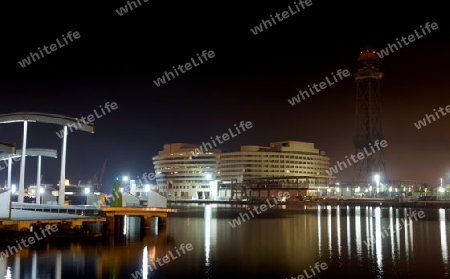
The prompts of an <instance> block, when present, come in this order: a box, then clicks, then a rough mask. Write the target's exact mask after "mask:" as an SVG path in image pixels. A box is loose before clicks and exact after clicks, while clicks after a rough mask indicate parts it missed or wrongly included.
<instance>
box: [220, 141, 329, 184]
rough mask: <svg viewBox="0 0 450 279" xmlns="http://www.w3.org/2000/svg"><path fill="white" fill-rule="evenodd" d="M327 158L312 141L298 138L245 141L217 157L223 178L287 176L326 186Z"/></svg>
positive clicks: (246, 179) (305, 182)
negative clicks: (265, 143)
mask: <svg viewBox="0 0 450 279" xmlns="http://www.w3.org/2000/svg"><path fill="white" fill-rule="evenodd" d="M329 167H330V158H329V157H327V156H325V151H320V150H319V149H316V148H314V143H310V142H299V141H280V142H271V143H270V146H258V145H244V146H241V150H240V151H237V152H228V153H223V154H222V155H221V157H220V179H221V180H222V182H224V183H225V184H226V183H231V181H235V182H237V183H242V182H243V181H248V180H250V179H258V178H266V177H283V176H286V177H290V178H292V179H290V180H291V181H290V182H292V183H299V184H301V185H302V186H303V187H317V186H328V184H329V176H328V174H327V173H326V172H325V171H326V170H329Z"/></svg>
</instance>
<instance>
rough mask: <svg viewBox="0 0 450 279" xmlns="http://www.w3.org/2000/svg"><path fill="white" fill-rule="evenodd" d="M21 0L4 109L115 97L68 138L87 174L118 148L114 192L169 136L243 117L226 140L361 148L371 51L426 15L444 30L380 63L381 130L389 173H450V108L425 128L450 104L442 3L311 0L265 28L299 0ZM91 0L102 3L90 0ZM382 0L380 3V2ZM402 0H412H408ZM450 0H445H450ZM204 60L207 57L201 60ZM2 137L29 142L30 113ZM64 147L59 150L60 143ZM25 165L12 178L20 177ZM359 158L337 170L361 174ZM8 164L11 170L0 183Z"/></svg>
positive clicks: (0, 88) (7, 58)
mask: <svg viewBox="0 0 450 279" xmlns="http://www.w3.org/2000/svg"><path fill="white" fill-rule="evenodd" d="M63 2H64V3H61V2H60V3H57V4H54V3H53V4H50V3H49V4H47V3H41V2H39V3H37V2H36V3H32V4H24V3H21V2H17V4H15V5H16V6H15V7H11V9H9V10H8V11H6V10H5V13H6V15H5V18H2V19H1V20H2V41H3V43H2V46H1V47H2V50H3V51H2V62H1V75H0V92H1V93H2V98H3V99H2V102H1V103H2V105H1V107H0V111H1V113H11V112H21V111H34V112H45V113H55V114H63V115H67V116H71V117H77V118H80V117H82V116H84V117H87V116H88V115H89V114H92V113H93V111H94V110H95V109H97V111H98V112H100V111H99V106H104V105H105V103H106V102H116V103H117V105H118V108H117V110H114V111H111V112H110V113H107V114H106V115H104V116H103V117H101V118H97V119H96V120H95V121H94V124H95V126H96V132H95V134H88V133H84V132H80V131H75V132H73V133H70V134H69V137H68V153H67V169H66V175H67V177H68V178H69V179H70V180H71V183H78V181H79V180H81V182H82V183H85V182H86V181H87V180H88V179H89V178H91V177H92V176H93V175H94V173H95V172H96V170H97V169H98V168H100V167H101V165H102V164H103V161H104V160H105V159H107V165H106V172H105V175H104V178H103V184H104V186H103V187H104V190H105V191H109V190H110V189H111V185H112V182H113V180H114V178H115V177H116V176H118V175H122V174H125V173H129V174H130V176H131V177H136V176H141V175H142V173H144V172H153V165H152V161H151V158H152V157H153V156H155V155H157V154H158V151H159V150H161V149H162V148H163V144H165V143H176V142H187V143H198V144H200V143H201V142H203V141H209V140H210V137H211V136H215V135H221V134H223V133H225V132H226V131H227V130H228V129H229V128H232V127H234V124H238V123H239V122H241V121H243V120H244V121H251V122H252V123H253V128H252V129H250V130H248V131H246V132H245V133H242V134H241V135H239V136H237V137H235V138H232V139H230V140H229V141H227V142H225V143H224V144H222V145H221V146H220V148H222V150H223V151H230V150H237V149H238V148H239V146H240V145H244V144H250V145H253V144H258V145H266V146H267V145H269V143H270V142H271V141H281V140H297V141H307V142H314V143H315V146H316V148H319V149H320V150H324V151H326V153H327V155H328V156H330V157H331V162H332V164H333V165H334V164H335V163H336V161H337V160H339V161H343V160H344V157H345V156H349V155H351V154H354V153H355V150H354V147H353V143H352V141H353V136H354V134H355V96H356V94H355V90H356V89H355V81H354V79H353V76H352V75H353V73H354V70H355V62H356V59H357V58H358V56H359V53H360V51H362V50H365V49H366V48H368V47H370V48H371V49H374V50H379V49H381V48H385V47H387V44H388V43H395V42H396V40H395V39H396V38H400V37H402V36H408V35H410V34H413V33H414V30H415V29H416V30H418V31H420V27H419V26H420V25H422V26H423V25H424V24H425V23H427V22H430V23H432V22H436V23H437V24H438V26H439V27H438V29H437V30H434V31H431V32H430V33H429V34H427V35H426V36H423V37H422V38H420V39H417V40H416V41H414V42H412V43H410V44H409V45H408V46H404V47H403V48H401V49H399V50H398V51H394V52H393V53H392V54H390V55H389V56H387V57H384V58H383V59H381V61H380V67H381V71H382V72H384V77H383V80H382V83H381V88H382V89H381V90H382V98H383V111H382V113H383V116H382V117H383V119H382V121H383V123H382V125H383V132H384V136H385V139H386V140H387V142H388V147H386V149H385V157H386V164H387V170H388V175H389V177H388V178H389V179H408V180H421V181H424V182H427V183H429V184H430V185H435V184H436V183H438V181H439V178H440V177H443V178H444V181H445V182H444V183H449V184H450V152H449V144H448V143H449V141H450V132H449V129H448V127H449V124H450V116H443V117H441V118H440V119H439V120H437V121H435V122H432V123H431V124H428V125H427V126H426V127H423V128H421V129H420V130H418V129H417V128H416V127H415V126H414V122H417V121H418V120H420V119H423V118H424V117H425V114H431V113H433V109H439V107H445V106H447V105H450V98H449V97H448V93H449V92H448V90H449V88H450V86H449V85H450V81H449V80H450V79H449V77H448V73H449V70H448V65H449V64H450V63H449V62H450V54H449V49H450V35H449V34H450V33H449V27H450V26H449V24H448V15H445V16H441V15H440V14H441V11H444V10H445V8H444V7H443V6H438V4H429V3H428V2H420V4H411V2H409V1H396V2H395V5H396V6H398V8H397V7H396V6H393V4H392V3H391V2H388V1H385V2H383V1H376V2H373V1H352V2H351V3H350V2H347V1H314V0H313V1H312V5H311V6H309V7H306V8H304V9H301V11H300V12H298V13H297V14H295V15H291V16H289V18H286V19H284V20H283V21H281V22H279V21H277V24H276V25H274V26H272V27H269V28H267V29H264V31H263V32H261V33H259V34H257V35H254V34H253V33H252V32H251V31H250V28H253V27H255V26H256V25H259V24H260V23H261V20H263V19H264V20H269V19H270V15H273V16H275V13H282V12H283V11H288V7H289V6H291V8H292V9H294V11H295V5H294V3H293V1H276V3H275V2H274V1H267V2H264V1H255V2H252V3H251V4H250V3H249V4H245V5H244V4H242V3H239V2H236V3H231V2H228V1H225V2H224V1H220V2H216V3H214V4H212V3H211V2H209V3H205V4H201V3H192V2H190V1H188V2H186V1H183V2H181V3H174V2H172V1H158V3H155V1H148V2H144V0H140V2H141V5H140V6H139V4H138V3H137V1H136V3H137V4H138V7H137V8H134V9H133V10H131V11H130V10H129V11H128V13H124V14H123V15H122V16H119V15H118V13H117V12H116V10H117V9H119V8H120V7H123V6H125V5H127V1H108V2H105V3H104V4H92V3H89V4H86V3H81V2H73V3H71V4H66V2H65V1H63ZM91 2H92V1H91ZM369 3H370V4H369ZM402 3H403V4H402ZM439 5H443V4H439ZM68 31H72V32H75V31H78V32H79V34H80V38H78V39H74V40H73V42H69V43H68V44H66V45H64V46H63V47H58V48H57V49H56V50H55V51H53V52H51V53H50V54H45V55H44V57H42V58H41V59H39V60H36V61H35V62H32V63H31V64H30V65H28V66H26V67H21V66H20V65H19V63H18V61H22V59H25V58H27V57H28V56H29V54H30V52H37V51H38V47H39V48H41V50H42V49H43V47H44V46H47V47H49V46H50V45H51V44H54V43H56V40H57V39H59V40H60V41H61V42H62V40H63V39H62V36H63V35H64V36H66V35H67V32H68ZM204 50H206V51H210V50H212V51H213V52H214V55H215V56H214V57H213V58H210V59H208V61H204V62H203V63H202V64H200V65H198V66H196V67H193V68H192V69H190V70H189V71H186V72H185V73H181V74H180V75H179V76H177V77H175V78H173V79H172V80H170V81H168V82H167V83H166V84H163V85H161V86H160V87H157V86H156V85H155V84H154V82H153V80H155V79H157V78H158V77H161V76H162V75H164V71H170V70H173V68H172V66H178V65H179V64H185V63H187V62H190V61H191V58H194V59H197V53H199V54H201V52H202V51H204ZM196 61H197V63H198V60H196ZM338 69H342V70H344V69H348V70H349V71H350V73H351V74H352V75H351V76H350V77H347V78H344V79H343V80H342V81H339V82H338V83H336V84H334V85H332V86H329V87H328V88H326V89H324V90H322V91H321V92H319V93H316V94H315V95H314V96H310V97H309V98H307V99H305V100H303V101H302V102H301V103H300V104H297V105H295V106H291V105H290V104H289V103H288V101H287V100H288V99H289V98H292V97H293V96H295V95H297V94H298V91H299V90H306V89H307V86H308V85H313V84H314V83H319V82H321V81H324V80H325V77H327V76H328V77H331V72H336V71H337V70H338ZM60 129H61V127H59V126H56V125H50V124H40V123H30V124H29V132H28V147H30V148H31V147H42V148H54V149H57V150H58V152H59V151H60V149H61V140H60V139H59V137H58V136H57V135H56V132H57V131H59V130H60ZM0 135H1V136H0V138H1V139H2V140H9V141H14V142H16V144H17V149H20V148H21V137H22V124H21V123H15V124H2V125H0ZM58 154H60V153H58ZM36 162H37V159H36V158H28V159H27V163H26V181H25V185H26V186H28V185H29V184H30V183H34V182H35V180H36ZM19 166H20V163H19V162H17V163H15V165H14V167H13V182H14V183H17V184H18V182H19ZM59 166H60V159H59V158H58V159H50V158H44V159H43V167H42V173H43V175H44V178H43V182H44V183H56V182H57V181H58V180H59ZM352 170H353V168H348V169H346V170H345V171H341V172H339V173H338V177H339V179H340V180H341V181H344V180H351V179H352ZM6 175H7V171H6V169H5V170H1V171H0V181H2V182H1V184H3V181H4V180H5V179H6Z"/></svg>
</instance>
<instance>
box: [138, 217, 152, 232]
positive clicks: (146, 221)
mask: <svg viewBox="0 0 450 279" xmlns="http://www.w3.org/2000/svg"><path fill="white" fill-rule="evenodd" d="M151 218H152V217H150V216H142V217H141V229H142V230H149V229H150V228H151V223H152V222H151Z"/></svg>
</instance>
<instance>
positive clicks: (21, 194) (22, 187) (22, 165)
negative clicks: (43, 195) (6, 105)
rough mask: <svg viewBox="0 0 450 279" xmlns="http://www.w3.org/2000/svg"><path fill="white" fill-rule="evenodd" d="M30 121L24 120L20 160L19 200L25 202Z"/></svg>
mask: <svg viewBox="0 0 450 279" xmlns="http://www.w3.org/2000/svg"><path fill="white" fill-rule="evenodd" d="M27 133H28V121H26V120H25V121H24V122H23V138H22V157H21V162H20V181H19V198H18V200H17V201H18V202H23V199H24V196H25V153H26V149H27Z"/></svg>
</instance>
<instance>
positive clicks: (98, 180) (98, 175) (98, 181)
mask: <svg viewBox="0 0 450 279" xmlns="http://www.w3.org/2000/svg"><path fill="white" fill-rule="evenodd" d="M105 169H106V159H105V161H104V162H103V165H102V167H101V168H100V169H98V170H97V171H96V172H95V174H94V177H93V178H92V179H90V180H89V182H88V184H91V185H92V188H94V189H96V190H98V191H99V190H100V188H101V187H102V179H103V174H104V173H105Z"/></svg>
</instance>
